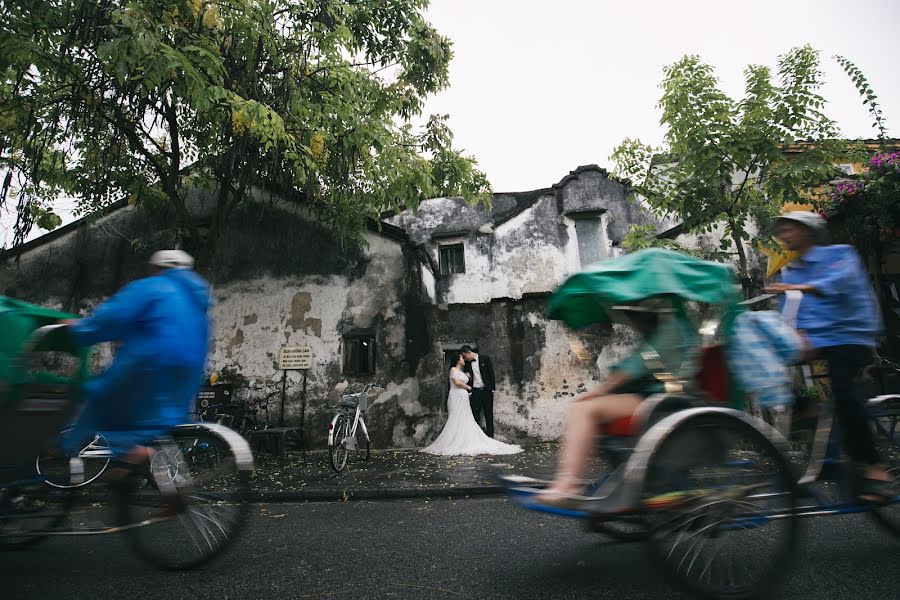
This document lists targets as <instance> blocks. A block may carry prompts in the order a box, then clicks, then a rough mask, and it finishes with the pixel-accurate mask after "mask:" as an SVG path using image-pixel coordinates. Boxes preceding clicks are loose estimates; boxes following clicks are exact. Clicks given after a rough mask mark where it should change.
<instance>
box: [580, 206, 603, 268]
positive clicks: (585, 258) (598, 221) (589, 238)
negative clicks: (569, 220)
mask: <svg viewBox="0 0 900 600" xmlns="http://www.w3.org/2000/svg"><path fill="white" fill-rule="evenodd" d="M575 237H576V238H578V259H579V262H581V266H582V267H586V266H588V265H589V264H591V263H595V262H597V261H598V260H604V259H606V258H609V257H608V256H607V255H606V231H605V224H604V222H603V218H602V216H599V215H598V216H591V217H575Z"/></svg>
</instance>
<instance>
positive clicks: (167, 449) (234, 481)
mask: <svg viewBox="0 0 900 600" xmlns="http://www.w3.org/2000/svg"><path fill="white" fill-rule="evenodd" d="M152 448H153V449H154V450H155V452H156V453H155V455H154V457H153V460H152V461H151V477H152V478H153V479H154V480H155V482H153V483H154V484H153V485H151V486H145V487H143V488H138V487H137V486H135V485H130V486H127V487H125V488H122V489H121V490H120V493H119V497H118V509H119V522H120V524H121V525H122V526H123V528H124V530H125V533H126V537H127V539H128V542H129V543H130V544H131V546H132V547H133V548H134V550H135V551H136V552H137V554H139V555H140V556H141V557H142V558H143V559H145V560H146V561H148V562H149V563H151V564H153V565H154V566H156V567H158V568H160V569H166V570H186V569H192V568H195V567H198V566H200V565H203V564H205V563H207V562H209V561H211V560H212V559H214V558H216V557H218V556H220V555H221V554H222V553H223V552H224V551H225V550H226V549H227V548H228V547H229V546H230V545H231V544H232V543H233V542H234V540H235V539H236V538H237V536H238V534H239V533H240V531H241V529H242V528H243V526H244V524H245V522H246V520H247V516H248V513H249V502H250V471H251V469H252V465H253V459H252V454H251V453H250V448H249V446H248V445H247V443H246V442H245V441H244V439H243V438H242V437H240V436H239V435H238V434H237V433H235V432H233V431H231V430H230V429H227V428H226V427H223V426H221V425H216V424H203V425H195V426H183V427H179V428H176V429H175V430H173V431H172V433H171V435H170V437H169V438H168V439H165V440H161V441H158V442H154V443H153V444H152ZM211 453H212V454H211ZM213 455H214V457H215V460H207V459H208V458H209V457H210V456H213ZM172 486H174V488H175V489H177V490H178V493H179V495H180V498H181V499H182V500H183V506H181V507H178V508H176V509H175V510H173V507H172V500H171V498H172V496H171V489H172ZM167 490H168V491H169V492H170V493H169V494H168V495H167V494H166V491H167Z"/></svg>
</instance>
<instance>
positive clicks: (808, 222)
mask: <svg viewBox="0 0 900 600" xmlns="http://www.w3.org/2000/svg"><path fill="white" fill-rule="evenodd" d="M779 221H792V222H794V223H799V224H800V225H803V226H805V227H808V228H809V229H812V230H813V233H815V234H816V243H817V244H827V243H828V225H827V223H826V221H825V218H824V217H823V216H822V215H820V214H819V213H815V212H810V211H808V210H792V211H791V212H786V213H784V214H783V215H779V216H778V217H776V218H775V224H776V225H777V224H778V222H779Z"/></svg>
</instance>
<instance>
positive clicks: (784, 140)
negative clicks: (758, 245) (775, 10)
mask: <svg viewBox="0 0 900 600" xmlns="http://www.w3.org/2000/svg"><path fill="white" fill-rule="evenodd" d="M664 74H665V77H664V79H663V82H662V85H661V87H662V90H663V94H662V97H661V99H660V101H659V107H660V108H661V109H662V119H661V123H662V124H663V125H664V126H665V128H666V133H665V138H664V143H663V145H662V147H659V148H654V147H651V146H648V145H646V144H643V143H641V142H640V141H639V140H633V139H626V140H624V141H623V142H622V144H620V145H619V146H618V147H617V148H616V149H615V151H614V152H613V154H612V157H611V158H612V159H613V161H614V162H615V164H616V168H617V169H616V170H617V174H618V175H619V176H621V177H625V178H628V179H630V180H631V181H632V182H633V186H634V189H635V191H636V192H637V193H638V194H640V195H641V196H643V197H644V198H645V199H646V201H647V202H648V204H649V206H650V207H651V208H652V209H653V210H654V211H655V212H657V213H658V214H660V215H663V216H667V217H675V218H678V219H680V220H682V221H684V223H685V225H686V227H687V229H688V230H692V231H697V232H710V231H712V230H714V229H715V228H717V227H719V226H722V227H724V232H725V235H724V237H723V239H722V244H721V248H720V250H722V251H732V252H736V253H737V255H738V262H739V269H740V274H741V276H742V277H743V278H744V280H745V282H746V281H747V279H748V266H747V256H746V250H745V245H744V243H745V242H747V241H749V240H750V238H751V235H750V233H749V232H748V224H749V223H750V222H751V221H752V220H755V221H756V222H758V223H768V222H769V221H770V219H771V218H772V217H773V216H774V215H775V214H776V213H777V212H778V211H779V209H780V208H781V206H783V205H784V203H786V202H802V201H804V200H806V199H807V198H808V197H809V194H810V192H811V190H813V189H814V188H816V187H817V186H819V185H821V184H822V183H823V182H826V181H828V179H829V178H830V177H831V176H832V175H834V174H835V173H836V169H835V167H834V164H835V162H836V157H838V156H840V155H842V154H843V153H844V152H845V151H846V146H845V144H843V143H842V142H839V141H836V140H835V138H836V137H837V135H838V131H837V127H836V126H835V124H834V122H833V121H831V120H830V119H829V118H828V117H827V116H826V115H825V114H824V113H823V112H822V110H823V108H824V105H825V100H824V98H823V97H822V96H820V95H819V93H818V89H819V86H820V85H821V80H822V73H821V71H820V69H819V54H818V52H816V51H815V50H813V49H812V48H810V47H809V46H805V47H802V48H795V49H793V50H791V51H790V52H788V53H787V54H785V55H783V56H781V57H780V58H779V60H778V68H777V71H776V72H775V73H774V74H773V73H772V71H771V69H769V68H768V67H765V66H760V65H750V66H748V67H747V68H746V69H745V70H744V79H745V92H744V97H743V98H742V99H741V100H734V99H732V98H730V97H728V96H727V95H726V94H725V93H724V92H722V91H721V90H720V89H719V83H718V80H717V79H716V77H715V74H714V72H713V69H712V67H711V66H710V65H708V64H706V63H704V62H702V61H701V60H700V58H699V57H698V56H685V57H684V58H682V59H681V60H679V61H678V62H676V63H674V64H672V65H669V66H667V67H666V68H665V72H664ZM798 142H802V143H803V146H804V147H803V152H801V153H798V156H796V157H788V156H787V155H786V154H785V152H784V149H785V145H786V144H792V143H798Z"/></svg>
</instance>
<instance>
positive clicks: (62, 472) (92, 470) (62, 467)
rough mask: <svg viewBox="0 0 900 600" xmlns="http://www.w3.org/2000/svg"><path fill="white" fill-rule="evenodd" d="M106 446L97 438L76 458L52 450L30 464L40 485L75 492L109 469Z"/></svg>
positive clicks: (108, 453) (101, 437) (103, 440)
mask: <svg viewBox="0 0 900 600" xmlns="http://www.w3.org/2000/svg"><path fill="white" fill-rule="evenodd" d="M109 457H110V450H109V442H107V441H106V438H105V437H103V436H102V435H100V434H97V435H95V436H94V439H93V440H92V441H91V442H90V443H89V444H87V445H86V446H85V447H84V448H82V449H81V450H79V451H78V455H77V456H72V457H69V456H66V455H65V453H63V452H62V451H61V450H58V449H54V450H52V451H50V452H45V453H41V454H39V455H38V457H37V458H36V459H35V460H34V466H35V469H36V470H37V473H38V475H40V476H41V477H42V478H43V479H44V483H46V484H47V485H50V486H53V487H56V488H72V489H74V488H78V487H82V486H85V485H87V484H89V483H91V482H93V481H95V480H96V479H97V478H98V477H100V475H102V474H103V472H104V471H105V470H106V467H107V466H108V465H109Z"/></svg>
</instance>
